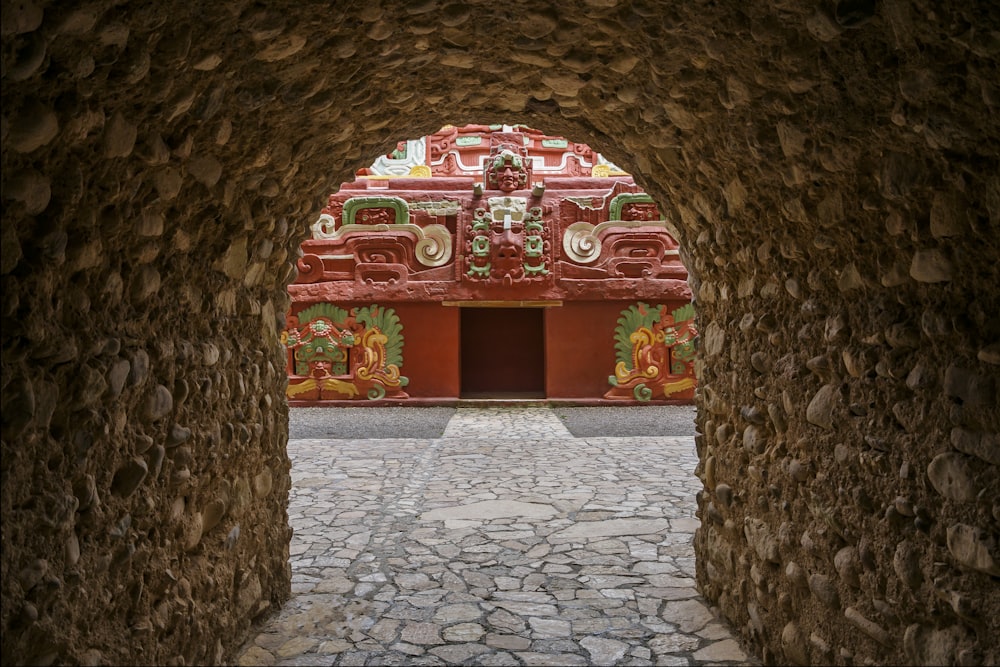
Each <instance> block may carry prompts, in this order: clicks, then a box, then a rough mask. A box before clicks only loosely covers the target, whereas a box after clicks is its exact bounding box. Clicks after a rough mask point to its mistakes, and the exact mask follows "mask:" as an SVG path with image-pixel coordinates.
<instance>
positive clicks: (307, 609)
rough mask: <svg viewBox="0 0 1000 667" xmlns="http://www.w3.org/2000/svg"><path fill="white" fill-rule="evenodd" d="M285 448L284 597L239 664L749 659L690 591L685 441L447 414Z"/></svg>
mask: <svg viewBox="0 0 1000 667" xmlns="http://www.w3.org/2000/svg"><path fill="white" fill-rule="evenodd" d="M288 451H289V455H290V456H291V458H292V492H291V499H290V507H289V517H290V522H291V525H292V527H293V529H294V536H293V538H292V542H291V561H292V562H291V566H292V598H291V599H290V600H289V601H288V602H287V603H286V604H285V606H284V607H283V608H282V610H281V611H280V613H279V614H277V615H276V616H275V617H273V618H271V619H270V620H269V621H267V622H266V624H265V625H264V626H263V627H262V628H260V633H259V634H258V635H257V636H256V637H255V638H254V639H252V640H251V641H250V642H248V643H247V644H246V646H244V647H243V649H242V650H241V651H240V653H239V657H238V662H239V664H241V665H454V664H461V665H699V664H758V663H757V662H756V661H755V660H753V659H751V658H748V656H747V654H746V653H744V651H743V650H742V649H741V647H740V645H739V643H738V642H737V641H736V640H735V639H734V638H733V636H732V634H731V633H730V631H729V630H728V629H727V628H726V627H725V626H724V625H723V624H722V623H721V622H720V621H719V620H718V619H717V618H716V617H715V616H714V615H713V614H712V612H711V611H710V610H709V608H708V607H707V606H706V603H705V602H704V600H702V598H701V597H700V596H699V595H698V593H697V591H696V590H695V587H694V578H693V577H694V553H693V550H692V538H693V533H694V530H695V528H696V526H697V520H696V519H695V518H694V509H695V503H694V494H695V492H696V490H697V488H698V483H697V480H696V478H695V476H694V474H693V471H694V467H695V464H696V456H695V453H694V440H693V438H692V437H689V436H688V437H630V438H615V437H586V438H574V437H573V436H572V435H571V434H570V432H569V431H568V430H567V429H566V427H565V426H564V425H563V424H562V422H561V421H560V419H559V417H558V416H557V415H555V414H554V413H553V410H550V409H546V408H484V409H467V408H459V409H458V410H456V411H455V413H454V416H452V418H451V420H450V421H449V422H448V424H447V427H446V428H445V430H444V434H443V435H442V436H441V437H440V438H435V439H417V438H412V439H382V440H307V439H300V440H291V441H289V443H288Z"/></svg>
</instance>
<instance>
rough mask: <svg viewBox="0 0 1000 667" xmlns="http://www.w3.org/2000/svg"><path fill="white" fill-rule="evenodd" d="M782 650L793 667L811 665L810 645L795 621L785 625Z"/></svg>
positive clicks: (782, 634) (782, 632) (782, 635)
mask: <svg viewBox="0 0 1000 667" xmlns="http://www.w3.org/2000/svg"><path fill="white" fill-rule="evenodd" d="M781 648H782V650H783V651H784V652H785V658H786V659H788V661H789V662H790V663H791V664H793V665H809V664H811V661H810V660H809V645H808V644H807V643H806V639H805V637H803V636H802V631H801V630H800V629H799V626H798V624H797V623H795V621H790V622H788V623H786V624H785V627H784V628H783V629H782V631H781Z"/></svg>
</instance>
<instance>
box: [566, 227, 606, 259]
mask: <svg viewBox="0 0 1000 667" xmlns="http://www.w3.org/2000/svg"><path fill="white" fill-rule="evenodd" d="M563 251H565V253H566V255H567V256H568V257H569V258H570V259H571V260H573V261H574V262H578V263H580V264H591V263H593V262H596V261H597V258H598V257H600V256H601V240H600V239H599V238H597V234H596V228H595V227H594V225H592V224H590V223H589V222H574V223H573V224H572V225H570V226H569V227H568V228H567V229H566V231H564V232H563Z"/></svg>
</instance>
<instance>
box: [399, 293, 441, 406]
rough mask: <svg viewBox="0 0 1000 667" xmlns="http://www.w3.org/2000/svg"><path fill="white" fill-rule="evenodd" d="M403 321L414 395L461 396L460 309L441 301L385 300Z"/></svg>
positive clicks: (406, 362) (405, 369)
mask: <svg viewBox="0 0 1000 667" xmlns="http://www.w3.org/2000/svg"><path fill="white" fill-rule="evenodd" d="M385 305H386V306H389V307H391V308H395V309H396V314H397V315H399V321H400V322H401V323H402V324H403V367H402V368H401V369H400V370H401V371H402V373H403V375H405V376H406V377H408V378H410V383H409V384H408V385H407V386H406V393H407V394H409V395H410V397H411V398H442V397H450V398H454V397H456V396H458V386H459V384H458V378H459V374H458V354H459V346H458V334H459V329H458V314H459V313H458V308H452V307H448V306H442V305H441V304H440V303H386V304H385Z"/></svg>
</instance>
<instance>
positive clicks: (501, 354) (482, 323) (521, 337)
mask: <svg viewBox="0 0 1000 667" xmlns="http://www.w3.org/2000/svg"><path fill="white" fill-rule="evenodd" d="M460 335H461V348H462V353H461V379H462V385H461V397H462V398H544V397H545V325H544V309H542V308H462V309H461V334H460Z"/></svg>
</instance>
